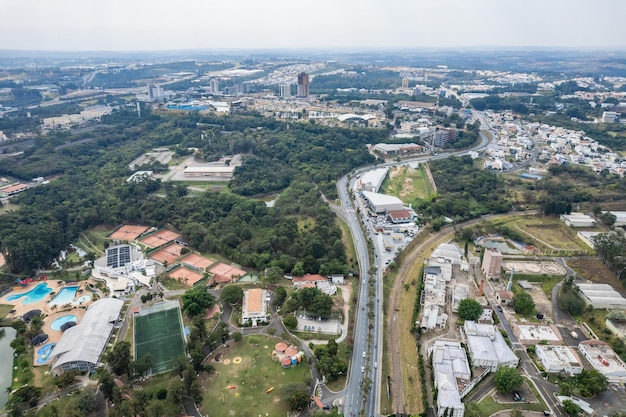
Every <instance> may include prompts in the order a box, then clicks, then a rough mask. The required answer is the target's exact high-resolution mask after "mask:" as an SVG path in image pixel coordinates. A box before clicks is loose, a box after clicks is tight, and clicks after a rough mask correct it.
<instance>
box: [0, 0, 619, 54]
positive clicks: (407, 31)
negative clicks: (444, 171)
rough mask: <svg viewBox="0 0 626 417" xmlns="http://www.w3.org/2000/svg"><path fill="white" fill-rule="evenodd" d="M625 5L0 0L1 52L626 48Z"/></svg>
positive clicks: (580, 1)
mask: <svg viewBox="0 0 626 417" xmlns="http://www.w3.org/2000/svg"><path fill="white" fill-rule="evenodd" d="M624 17H626V1H624V0H594V1H591V0H516V1H512V0H309V1H306V2H305V1H300V0H0V49H31V50H58V51H72V50H118V51H127V50H167V49H196V48H203V49H224V48H227V49H230V48H243V49H256V48H333V47H336V48H346V47H347V48H351V47H354V48H367V47H374V48H378V47H389V48H405V47H406V48H410V47H498V46H504V47H506V46H539V47H541V46H546V47H585V48H588V47H591V48H594V47H598V48H624V49H626V24H624V22H623V20H624Z"/></svg>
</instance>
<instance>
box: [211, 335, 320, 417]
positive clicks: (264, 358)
mask: <svg viewBox="0 0 626 417" xmlns="http://www.w3.org/2000/svg"><path fill="white" fill-rule="evenodd" d="M258 337H259V339H260V343H259V346H258V347H255V346H250V344H249V343H248V341H247V339H248V338H245V337H244V338H243V340H241V341H240V342H230V343H229V347H227V348H222V349H221V350H219V351H218V353H221V354H222V356H221V357H220V361H219V362H214V361H212V362H211V365H213V366H215V372H214V373H213V375H211V380H210V381H209V382H207V384H206V386H205V387H204V388H205V393H204V400H203V401H202V405H201V407H200V412H201V413H202V414H203V415H206V414H209V415H214V416H232V417H238V416H248V415H250V416H252V415H255V416H256V415H263V416H265V415H266V413H267V415H270V416H279V415H283V416H284V415H286V414H287V412H288V411H289V405H288V404H287V402H286V401H284V400H283V398H282V395H281V393H282V390H283V388H284V387H286V386H288V385H291V384H298V383H306V384H307V385H309V384H310V383H311V374H310V372H309V365H308V363H304V362H303V363H301V364H300V365H298V366H295V367H292V368H288V369H285V368H283V367H282V366H281V365H280V363H279V362H278V361H277V360H273V359H272V355H271V353H272V351H273V349H274V345H275V344H276V343H278V342H279V341H280V339H278V338H272V337H268V336H264V335H259V336H258ZM255 355H257V356H256V359H255ZM235 358H239V359H241V362H240V363H234V362H233V361H234V359H235ZM232 386H235V387H237V388H234V389H229V387H232ZM271 387H273V388H274V390H273V391H272V392H270V393H268V394H266V393H265V391H266V390H267V389H269V388H271Z"/></svg>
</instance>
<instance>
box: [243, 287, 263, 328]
mask: <svg viewBox="0 0 626 417" xmlns="http://www.w3.org/2000/svg"><path fill="white" fill-rule="evenodd" d="M268 302H269V295H268V294H267V291H265V290H262V289H260V288H253V289H251V290H247V291H244V292H243V305H242V307H241V323H242V324H244V323H246V322H248V321H251V322H252V325H253V326H256V325H257V322H260V321H267V320H268V319H269V314H268V313H267V305H268Z"/></svg>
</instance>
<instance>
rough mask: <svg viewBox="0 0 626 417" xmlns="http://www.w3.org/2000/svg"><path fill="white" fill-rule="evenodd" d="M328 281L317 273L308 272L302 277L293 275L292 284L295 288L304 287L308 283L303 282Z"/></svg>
mask: <svg viewBox="0 0 626 417" xmlns="http://www.w3.org/2000/svg"><path fill="white" fill-rule="evenodd" d="M323 281H326V282H328V278H326V277H324V276H322V275H319V274H308V275H305V276H303V277H293V286H294V287H296V288H304V287H305V286H308V285H303V284H314V285H315V284H317V283H318V282H323Z"/></svg>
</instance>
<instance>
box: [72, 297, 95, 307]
mask: <svg viewBox="0 0 626 417" xmlns="http://www.w3.org/2000/svg"><path fill="white" fill-rule="evenodd" d="M88 301H91V296H90V295H81V296H80V297H78V298H77V299H75V300H74V302H73V303H72V304H74V305H76V306H77V305H81V304H84V303H86V302H88Z"/></svg>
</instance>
